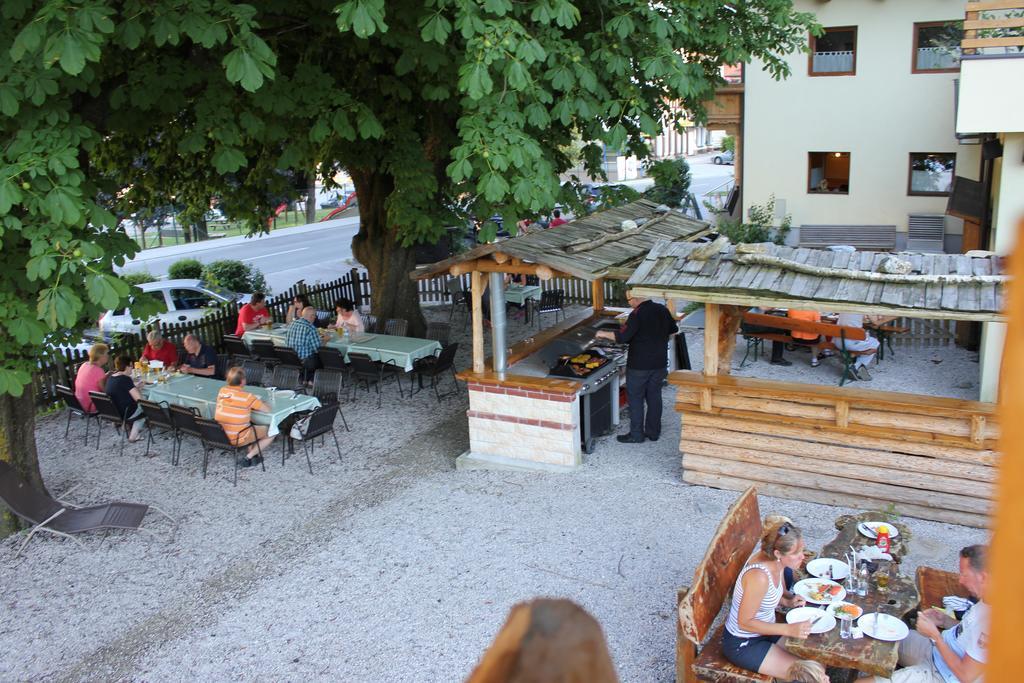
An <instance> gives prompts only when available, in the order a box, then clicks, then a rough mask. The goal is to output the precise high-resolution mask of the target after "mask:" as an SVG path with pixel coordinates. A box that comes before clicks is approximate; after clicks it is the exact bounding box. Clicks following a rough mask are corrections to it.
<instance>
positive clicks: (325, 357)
mask: <svg viewBox="0 0 1024 683" xmlns="http://www.w3.org/2000/svg"><path fill="white" fill-rule="evenodd" d="M317 355H318V356H319V357H320V365H322V366H323V367H324V369H325V370H341V371H342V372H347V371H348V364H347V363H346V362H345V354H343V353H342V352H341V351H339V350H338V349H332V348H331V347H329V346H321V347H320V350H319V351H318V352H317Z"/></svg>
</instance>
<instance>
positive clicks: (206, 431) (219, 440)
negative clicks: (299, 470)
mask: <svg viewBox="0 0 1024 683" xmlns="http://www.w3.org/2000/svg"><path fill="white" fill-rule="evenodd" d="M196 426H197V427H198V428H199V433H200V438H201V439H202V441H203V479H206V467H207V464H208V463H209V461H210V450H211V449H217V450H220V451H227V452H229V453H231V454H232V455H233V456H234V460H235V476H234V480H233V482H232V485H233V486H238V468H239V458H238V453H239V451H248V450H249V446H251V445H252V443H253V442H249V443H244V444H240V445H236V444H233V443H231V440H230V439H229V438H228V435H227V432H225V431H224V427H223V426H222V425H221V423H220V422H217V421H216V420H207V419H206V418H204V417H199V418H196ZM250 430H251V431H252V432H253V436H255V435H256V428H255V427H253V426H252V425H249V426H248V427H246V428H245V429H243V430H242V431H241V432H240V433H239V436H241V435H242V434H245V433H246V432H248V431H250ZM255 443H256V452H257V454H258V455H259V457H260V467H261V468H263V471H264V472H266V471H267V466H266V465H265V464H264V463H263V449H262V448H260V443H259V439H258V438H257V439H256V441H255Z"/></svg>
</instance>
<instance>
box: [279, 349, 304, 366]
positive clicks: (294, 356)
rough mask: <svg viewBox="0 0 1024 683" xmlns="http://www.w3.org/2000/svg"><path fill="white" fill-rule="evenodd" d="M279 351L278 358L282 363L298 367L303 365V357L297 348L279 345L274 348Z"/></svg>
mask: <svg viewBox="0 0 1024 683" xmlns="http://www.w3.org/2000/svg"><path fill="white" fill-rule="evenodd" d="M274 350H275V351H276V353H277V360H278V362H279V363H280V364H281V365H291V366H294V367H297V368H301V367H302V359H301V358H299V354H298V353H296V352H295V349H293V348H291V347H289V346H277V347H275V348H274Z"/></svg>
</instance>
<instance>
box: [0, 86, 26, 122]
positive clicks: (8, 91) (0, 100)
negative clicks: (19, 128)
mask: <svg viewBox="0 0 1024 683" xmlns="http://www.w3.org/2000/svg"><path fill="white" fill-rule="evenodd" d="M20 108H21V105H20V104H19V103H18V96H17V91H16V90H15V89H14V88H12V87H11V86H9V85H0V113H2V114H3V115H4V116H9V117H14V116H17V115H18V110H19V109H20Z"/></svg>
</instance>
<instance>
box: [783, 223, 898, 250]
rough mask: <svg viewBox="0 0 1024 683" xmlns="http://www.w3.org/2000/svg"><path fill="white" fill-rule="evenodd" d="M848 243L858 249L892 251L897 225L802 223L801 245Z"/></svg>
mask: <svg viewBox="0 0 1024 683" xmlns="http://www.w3.org/2000/svg"><path fill="white" fill-rule="evenodd" d="M836 244H848V245H850V246H851V247H856V248H857V249H875V250H882V251H892V250H894V249H895V248H896V226H895V225H801V226H800V246H801V247H816V248H821V247H830V246H833V245H836Z"/></svg>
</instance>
